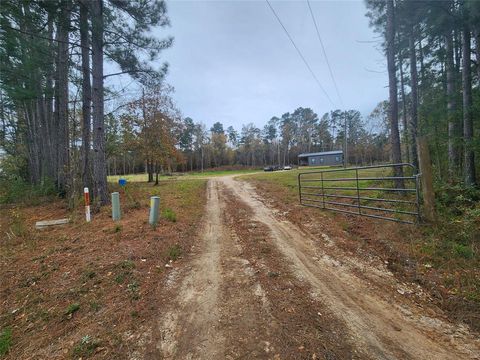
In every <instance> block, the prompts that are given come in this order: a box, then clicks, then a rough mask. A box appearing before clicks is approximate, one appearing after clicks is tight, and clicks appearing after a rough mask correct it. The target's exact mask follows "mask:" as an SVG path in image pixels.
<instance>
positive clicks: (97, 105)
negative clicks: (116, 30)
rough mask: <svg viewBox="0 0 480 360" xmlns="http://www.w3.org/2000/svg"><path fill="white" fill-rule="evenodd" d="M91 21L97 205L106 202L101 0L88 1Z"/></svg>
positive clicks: (94, 176) (95, 194)
mask: <svg viewBox="0 0 480 360" xmlns="http://www.w3.org/2000/svg"><path fill="white" fill-rule="evenodd" d="M90 10H91V21H92V78H93V82H92V84H93V87H92V90H93V91H92V105H93V184H94V185H93V189H94V196H95V198H96V201H97V204H98V205H105V204H108V202H109V198H108V189H107V173H106V171H107V169H106V162H105V119H104V110H103V105H104V103H103V96H104V94H103V0H92V1H91V2H90Z"/></svg>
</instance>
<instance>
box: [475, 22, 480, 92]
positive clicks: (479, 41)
mask: <svg viewBox="0 0 480 360" xmlns="http://www.w3.org/2000/svg"><path fill="white" fill-rule="evenodd" d="M474 34H475V54H476V57H477V80H478V85H479V86H480V25H478V24H477V25H476V27H475V30H474Z"/></svg>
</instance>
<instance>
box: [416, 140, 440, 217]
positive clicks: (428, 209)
mask: <svg viewBox="0 0 480 360" xmlns="http://www.w3.org/2000/svg"><path fill="white" fill-rule="evenodd" d="M417 148H418V163H419V166H420V173H421V177H420V181H421V184H422V195H423V208H424V211H425V216H424V218H425V220H427V221H430V222H432V221H435V219H436V216H435V193H434V191H433V172H432V162H431V160H430V152H429V150H428V143H427V139H426V138H425V137H423V136H419V137H418V138H417Z"/></svg>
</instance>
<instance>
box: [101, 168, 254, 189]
mask: <svg viewBox="0 0 480 360" xmlns="http://www.w3.org/2000/svg"><path fill="white" fill-rule="evenodd" d="M259 171H260V170H252V169H239V170H205V171H204V172H201V171H195V172H185V173H173V174H172V176H165V175H161V176H159V177H158V180H159V181H169V180H191V179H196V178H207V177H208V178H209V177H216V176H225V175H236V174H254V173H258V172H259ZM120 178H122V179H126V180H127V187H128V183H129V182H147V180H148V175H147V174H131V175H112V176H109V177H108V181H109V182H111V183H118V179H120Z"/></svg>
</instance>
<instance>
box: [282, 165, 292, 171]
mask: <svg viewBox="0 0 480 360" xmlns="http://www.w3.org/2000/svg"><path fill="white" fill-rule="evenodd" d="M283 170H292V167H291V166H290V165H285V166H284V167H283Z"/></svg>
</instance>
